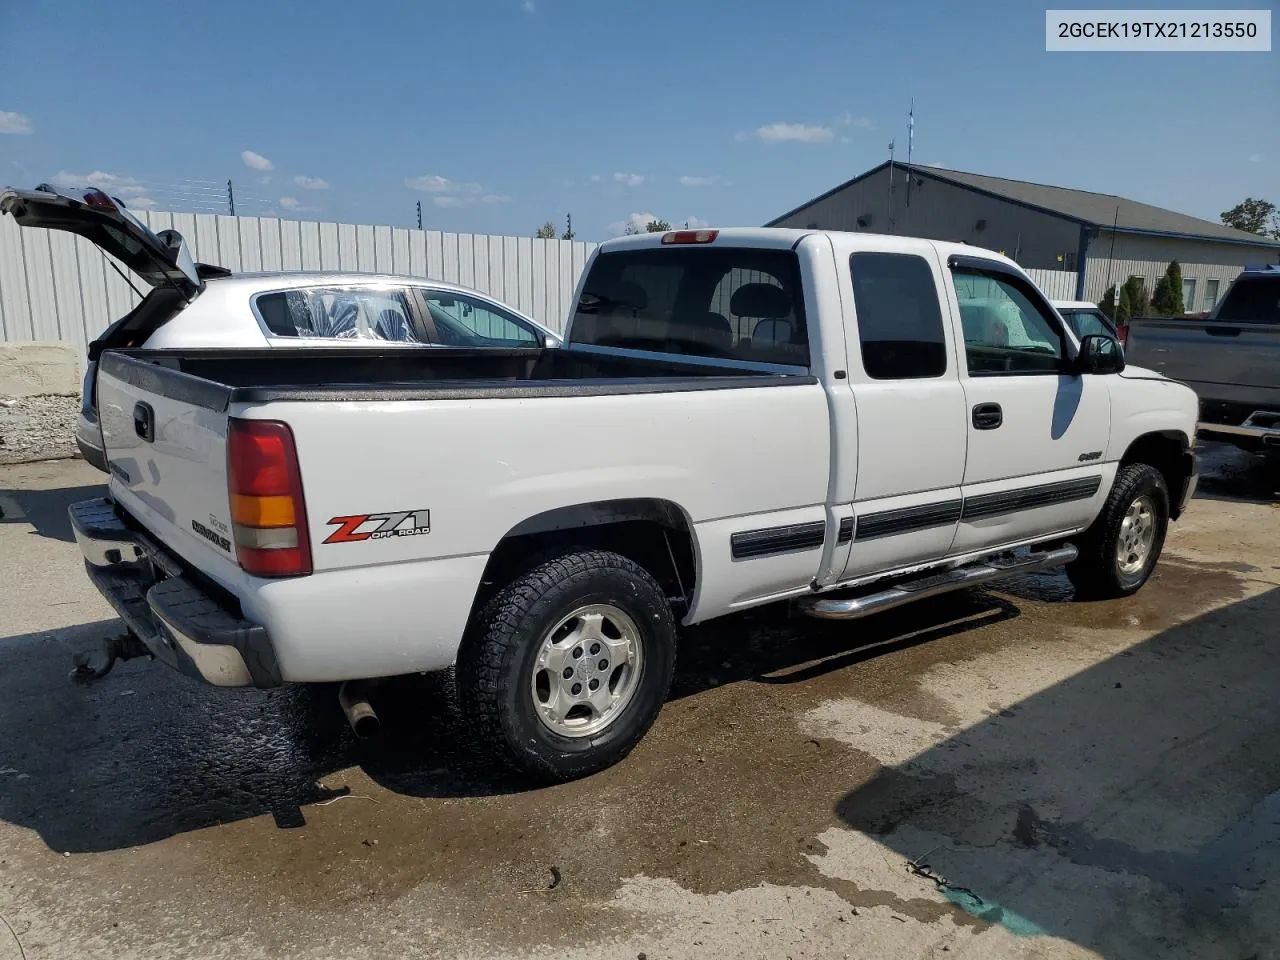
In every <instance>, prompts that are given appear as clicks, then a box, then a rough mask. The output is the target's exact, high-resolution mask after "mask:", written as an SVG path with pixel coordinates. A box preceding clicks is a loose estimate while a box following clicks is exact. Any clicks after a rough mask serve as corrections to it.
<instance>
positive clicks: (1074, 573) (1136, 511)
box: [1067, 463, 1169, 600]
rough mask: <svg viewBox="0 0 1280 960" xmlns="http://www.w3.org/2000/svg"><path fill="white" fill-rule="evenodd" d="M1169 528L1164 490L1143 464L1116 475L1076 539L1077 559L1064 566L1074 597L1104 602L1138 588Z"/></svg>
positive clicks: (1152, 566)
mask: <svg viewBox="0 0 1280 960" xmlns="http://www.w3.org/2000/svg"><path fill="white" fill-rule="evenodd" d="M1168 527H1169V489H1168V487H1167V486H1165V482H1164V476H1163V475H1162V474H1161V473H1160V471H1159V470H1157V469H1156V468H1155V467H1152V466H1150V465H1149V464H1145V463H1131V464H1129V465H1128V466H1124V467H1121V468H1120V470H1119V471H1118V472H1117V473H1116V479H1115V483H1113V484H1112V485H1111V493H1110V494H1109V495H1108V496H1107V500H1106V503H1104V504H1103V506H1102V511H1101V512H1100V513H1099V514H1098V518H1097V519H1096V520H1094V522H1093V526H1091V527H1090V528H1089V529H1088V530H1087V531H1085V533H1084V535H1083V536H1082V537H1081V538H1080V556H1079V557H1078V558H1077V559H1075V560H1074V561H1072V562H1071V563H1070V564H1068V565H1067V576H1068V577H1069V578H1070V580H1071V582H1072V583H1073V584H1074V585H1075V588H1076V597H1077V598H1079V599H1086V600H1106V599H1112V598H1115V597H1127V596H1129V595H1130V594H1132V593H1136V592H1137V591H1138V590H1139V589H1141V587H1142V585H1143V584H1144V583H1146V582H1147V579H1148V578H1149V577H1150V576H1151V571H1152V570H1154V569H1155V565H1156V561H1157V560H1159V559H1160V551H1161V550H1163V549H1164V538H1165V533H1166V532H1167V530H1168Z"/></svg>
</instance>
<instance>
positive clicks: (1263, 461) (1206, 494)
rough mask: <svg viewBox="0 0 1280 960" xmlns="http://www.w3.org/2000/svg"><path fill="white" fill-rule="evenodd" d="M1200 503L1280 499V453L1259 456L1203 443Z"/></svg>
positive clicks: (1199, 453) (1199, 450)
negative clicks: (1203, 501)
mask: <svg viewBox="0 0 1280 960" xmlns="http://www.w3.org/2000/svg"><path fill="white" fill-rule="evenodd" d="M1196 452H1197V457H1198V459H1199V463H1200V483H1199V485H1198V486H1197V488H1196V499H1198V500H1240V501H1244V502H1246V503H1271V502H1272V501H1274V500H1276V499H1277V498H1280V454H1277V455H1273V456H1271V457H1263V456H1258V455H1256V454H1252V453H1247V452H1246V451H1244V450H1240V449H1237V448H1236V447H1233V446H1231V445H1230V444H1226V443H1214V442H1211V441H1204V440H1201V441H1199V442H1198V443H1197V445H1196Z"/></svg>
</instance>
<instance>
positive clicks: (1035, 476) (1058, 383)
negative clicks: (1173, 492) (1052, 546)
mask: <svg viewBox="0 0 1280 960" xmlns="http://www.w3.org/2000/svg"><path fill="white" fill-rule="evenodd" d="M948 267H949V271H950V274H951V281H952V282H951V287H952V291H951V293H952V297H953V298H954V299H953V302H952V307H951V308H952V310H953V311H954V313H955V316H956V317H957V319H958V321H959V327H960V329H961V331H962V344H961V347H962V350H961V360H962V363H963V366H962V369H961V382H962V383H963V385H964V394H965V406H966V425H965V429H966V432H967V434H968V454H967V456H966V458H965V468H964V506H963V511H962V515H961V518H960V526H959V529H958V531H957V533H956V540H955V544H954V546H953V550H952V552H953V553H966V552H969V551H972V550H978V549H983V548H986V547H995V546H1002V545H1005V544H1012V543H1017V542H1021V541H1024V540H1029V539H1034V538H1038V537H1044V536H1049V535H1053V534H1057V533H1069V532H1071V531H1074V530H1078V529H1080V528H1082V527H1085V526H1088V524H1089V523H1090V522H1091V521H1092V519H1093V517H1094V516H1095V515H1096V513H1097V510H1098V506H1099V505H1100V503H1101V501H1102V498H1104V497H1105V496H1106V490H1107V488H1108V487H1109V486H1110V482H1111V478H1112V477H1113V476H1114V474H1115V465H1114V464H1106V463H1104V462H1103V457H1104V452H1105V451H1106V449H1107V441H1108V437H1109V434H1110V430H1111V402H1110V393H1109V390H1108V386H1107V379H1106V378H1105V377H1100V376H1089V375H1081V374H1079V373H1077V372H1074V370H1073V360H1074V350H1075V348H1074V345H1073V344H1072V342H1071V340H1070V338H1069V336H1068V334H1067V333H1066V332H1065V330H1064V328H1063V325H1062V321H1061V320H1060V319H1059V317H1058V316H1057V314H1056V313H1054V311H1053V308H1052V307H1051V306H1050V305H1049V303H1048V301H1047V300H1045V298H1044V297H1043V295H1042V294H1041V293H1040V291H1039V290H1037V289H1036V287H1035V285H1034V284H1033V283H1031V281H1030V280H1028V279H1027V278H1026V276H1025V275H1024V274H1022V273H1021V271H1019V270H1017V269H1016V268H1015V267H1013V266H1012V265H1010V264H1007V263H1005V262H1002V261H999V260H994V259H988V258H983V257H971V256H952V257H950V258H949V260H948Z"/></svg>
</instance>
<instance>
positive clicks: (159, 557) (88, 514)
mask: <svg viewBox="0 0 1280 960" xmlns="http://www.w3.org/2000/svg"><path fill="white" fill-rule="evenodd" d="M68 512H69V514H70V517H71V529H72V530H73V531H74V533H75V538H76V543H77V544H79V546H80V552H81V553H83V554H84V558H85V569H86V571H87V572H88V574H89V579H90V580H91V581H93V585H94V586H96V587H97V588H98V590H99V591H100V592H101V593H102V595H103V596H104V597H105V598H106V599H107V601H108V602H109V603H110V604H111V606H112V607H114V608H115V611H116V613H117V614H119V616H120V619H122V620H123V621H124V622H125V624H126V625H127V626H128V627H129V629H130V630H132V631H133V632H134V633H135V634H136V635H137V637H138V638H139V639H140V640H141V641H142V642H143V643H144V644H145V645H146V647H147V649H148V650H150V651H151V653H152V654H153V655H154V656H155V657H156V658H157V659H158V660H161V661H163V662H164V663H167V664H168V665H169V666H171V667H173V668H174V669H175V670H179V671H181V672H182V673H185V674H187V675H188V676H191V677H195V678H197V679H200V680H203V681H205V682H206V683H211V684H214V685H215V686H220V687H245V686H255V687H274V686H278V685H279V684H280V682H281V676H280V666H279V664H278V662H277V661H276V656H275V651H274V649H273V647H272V645H271V638H270V637H269V636H268V635H267V631H266V628H265V627H263V626H262V625H261V624H258V623H254V622H253V621H251V620H246V619H244V618H243V617H242V616H240V614H239V611H237V610H234V609H232V608H231V607H230V606H229V605H227V604H224V603H222V602H220V601H219V599H218V598H216V597H214V596H212V595H211V594H210V593H209V592H208V591H206V590H204V589H203V588H201V586H200V585H199V584H197V583H195V582H193V581H192V580H191V579H189V578H188V577H186V576H184V575H183V572H182V568H181V566H180V565H179V564H178V562H177V561H176V560H175V559H174V558H173V557H172V555H170V554H169V553H167V552H166V551H165V550H164V549H163V548H162V547H160V546H159V545H157V544H156V543H154V542H153V541H151V540H150V539H149V538H147V537H146V536H144V535H143V534H141V533H139V532H137V531H136V530H134V529H133V528H131V527H130V526H129V525H128V524H127V523H126V522H125V520H124V518H123V517H122V516H121V515H120V513H119V512H118V510H117V508H116V507H115V505H114V504H113V503H112V502H111V501H110V500H107V499H97V500H85V501H82V502H80V503H75V504H72V505H71V508H70V510H69V511H68Z"/></svg>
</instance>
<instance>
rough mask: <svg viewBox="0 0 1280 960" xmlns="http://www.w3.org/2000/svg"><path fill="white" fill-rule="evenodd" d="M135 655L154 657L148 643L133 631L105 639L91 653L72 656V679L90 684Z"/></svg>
mask: <svg viewBox="0 0 1280 960" xmlns="http://www.w3.org/2000/svg"><path fill="white" fill-rule="evenodd" d="M134 657H152V659H154V656H153V655H152V653H151V651H150V650H148V649H147V646H146V644H144V643H143V642H142V641H141V640H139V639H138V638H137V636H135V635H134V634H133V633H131V632H126V633H121V634H117V635H116V636H114V637H108V638H107V639H106V640H103V641H102V642H101V643H100V644H99V645H98V649H97V650H95V651H93V652H91V653H77V654H76V655H75V656H74V657H73V658H72V661H71V662H72V664H73V666H72V668H71V679H72V680H74V681H75V682H76V683H81V684H89V683H93V682H94V681H95V680H101V679H102V678H103V677H105V676H106V675H107V674H108V673H110V672H111V668H112V667H114V666H115V665H116V662H117V661H120V660H132V659H133V658H134Z"/></svg>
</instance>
